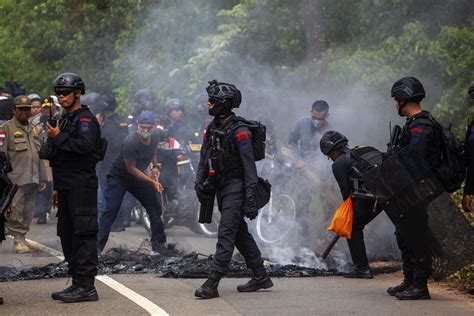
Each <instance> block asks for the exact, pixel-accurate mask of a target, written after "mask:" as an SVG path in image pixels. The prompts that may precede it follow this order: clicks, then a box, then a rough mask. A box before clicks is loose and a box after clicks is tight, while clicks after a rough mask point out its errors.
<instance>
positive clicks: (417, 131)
mask: <svg viewBox="0 0 474 316" xmlns="http://www.w3.org/2000/svg"><path fill="white" fill-rule="evenodd" d="M410 132H412V133H416V134H421V133H423V129H422V128H419V127H413V128H411V129H410Z"/></svg>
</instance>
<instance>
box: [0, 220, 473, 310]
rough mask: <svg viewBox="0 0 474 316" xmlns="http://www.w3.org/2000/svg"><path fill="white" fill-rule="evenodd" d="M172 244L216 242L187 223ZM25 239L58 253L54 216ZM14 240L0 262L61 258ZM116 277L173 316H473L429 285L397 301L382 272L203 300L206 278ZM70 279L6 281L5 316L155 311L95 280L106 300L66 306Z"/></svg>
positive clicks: (114, 240) (468, 303)
mask: <svg viewBox="0 0 474 316" xmlns="http://www.w3.org/2000/svg"><path fill="white" fill-rule="evenodd" d="M167 235H168V237H169V241H170V242H177V243H178V245H179V247H181V248H184V249H186V250H197V251H199V252H201V253H203V254H211V253H213V251H214V246H215V240H214V239H212V238H204V237H200V236H197V235H195V234H193V233H192V232H191V231H189V230H188V229H186V228H183V227H175V228H172V229H170V230H168V231H167ZM27 238H29V239H31V240H35V241H37V242H39V243H41V244H44V245H46V246H48V247H51V248H54V249H57V250H60V244H59V239H58V237H57V236H56V234H55V221H51V222H50V223H48V224H47V225H36V224H33V225H32V229H31V232H30V233H29V234H28V235H27ZM146 238H147V234H146V233H145V231H144V229H142V228H141V227H139V226H134V227H131V228H129V229H127V231H125V232H121V233H112V235H111V239H110V242H109V243H108V245H107V246H108V247H115V246H120V245H122V246H126V247H129V248H132V249H135V248H138V247H139V246H140V244H141V242H142V241H143V240H144V239H146ZM11 248H12V241H11V240H10V239H9V240H7V241H6V242H4V243H3V244H2V246H1V247H0V266H6V265H8V266H17V267H20V266H25V265H26V266H34V265H44V264H47V263H51V262H58V261H59V259H57V258H56V257H54V256H52V255H51V254H48V253H47V252H44V251H40V252H37V253H33V254H23V255H15V254H12V252H11ZM110 277H111V278H112V279H113V280H115V281H117V282H119V283H121V284H122V285H124V286H126V287H127V288H128V289H130V290H132V291H134V292H135V293H136V294H139V295H141V297H142V298H145V299H148V300H149V301H150V303H154V304H156V305H157V306H159V307H160V308H161V309H162V310H164V311H165V312H166V313H168V314H170V315H346V314H351V315H474V300H473V299H472V298H469V297H467V296H466V295H465V294H462V293H459V292H458V291H456V290H451V289H448V288H446V287H444V286H442V285H439V284H434V283H433V284H430V290H431V294H432V300H425V301H399V300H397V299H395V298H393V297H391V296H389V295H387V294H386V293H385V289H386V288H387V287H389V286H392V285H395V284H397V283H398V282H399V281H400V279H401V276H400V273H396V274H390V275H377V276H376V277H375V279H373V280H357V279H345V278H343V277H314V278H276V279H274V280H273V281H274V284H275V286H274V287H273V288H272V289H270V290H268V291H261V292H257V293H238V292H237V291H236V286H237V285H238V284H240V283H241V282H242V281H244V280H242V279H231V278H224V279H223V280H222V281H221V284H220V287H219V293H220V298H217V299H213V300H199V299H196V298H195V297H194V290H195V289H196V288H197V287H199V286H200V285H201V284H202V282H203V281H204V280H202V279H167V278H159V277H157V276H156V275H143V274H142V275H112V276H110ZM68 282H70V281H69V280H68V279H45V280H35V281H19V282H3V283H0V295H1V296H3V297H4V299H5V304H4V305H2V306H0V315H149V314H150V313H148V312H147V311H145V309H143V308H142V307H140V306H139V305H137V304H136V301H137V299H136V298H133V297H132V298H128V297H126V296H124V295H122V294H119V293H118V292H117V291H115V290H114V289H112V288H111V287H109V286H107V285H105V284H103V283H102V282H99V281H97V282H96V286H97V290H98V292H99V296H100V300H99V301H98V302H91V303H79V304H65V303H61V302H57V301H53V300H51V298H50V293H51V292H52V291H56V290H59V289H62V288H64V287H66V286H68V285H69V283H68Z"/></svg>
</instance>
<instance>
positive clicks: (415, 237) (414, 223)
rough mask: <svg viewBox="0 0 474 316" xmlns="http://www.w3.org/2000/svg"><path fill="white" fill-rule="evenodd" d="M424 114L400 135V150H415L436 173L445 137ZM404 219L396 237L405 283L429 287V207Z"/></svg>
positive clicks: (410, 121)
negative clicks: (406, 148)
mask: <svg viewBox="0 0 474 316" xmlns="http://www.w3.org/2000/svg"><path fill="white" fill-rule="evenodd" d="M430 115H431V114H430V113H429V112H427V111H422V112H420V113H418V114H416V115H414V116H412V117H410V118H408V119H407V122H406V124H405V126H404V127H403V130H402V133H401V135H400V140H399V147H405V146H412V147H414V148H415V149H416V150H417V151H418V153H419V154H420V157H421V158H422V159H424V160H425V161H426V162H427V163H428V165H429V166H430V167H431V168H432V169H433V170H434V169H436V167H437V166H438V165H439V164H440V162H441V161H440V151H441V148H440V146H441V144H440V140H441V134H440V132H441V131H440V130H439V128H436V127H435V124H434V123H433V122H432V121H431V120H430ZM403 214H404V217H403V218H402V219H400V220H399V221H397V222H396V223H395V228H396V230H395V235H396V237H397V243H398V247H399V248H400V251H401V254H402V260H403V274H404V277H405V283H407V284H414V285H415V286H418V287H426V284H427V282H428V278H429V277H430V275H431V272H432V268H431V241H432V232H431V231H430V229H429V227H428V212H427V209H426V205H418V206H415V207H413V208H412V209H409V210H404V212H403Z"/></svg>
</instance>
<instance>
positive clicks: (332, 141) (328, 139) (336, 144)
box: [319, 131, 349, 156]
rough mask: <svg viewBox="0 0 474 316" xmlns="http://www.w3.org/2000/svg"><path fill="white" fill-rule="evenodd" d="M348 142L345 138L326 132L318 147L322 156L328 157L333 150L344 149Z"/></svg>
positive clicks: (335, 133) (338, 134)
mask: <svg viewBox="0 0 474 316" xmlns="http://www.w3.org/2000/svg"><path fill="white" fill-rule="evenodd" d="M348 142H349V141H348V140H347V138H346V136H344V135H342V134H341V133H339V132H336V131H327V132H326V133H324V135H323V136H322V137H321V140H320V141H319V147H320V149H321V151H322V152H323V154H324V155H326V156H329V155H330V154H331V152H332V151H333V150H335V149H338V148H341V147H345V146H346V145H347V143H348Z"/></svg>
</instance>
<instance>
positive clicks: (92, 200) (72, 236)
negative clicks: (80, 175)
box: [58, 186, 98, 288]
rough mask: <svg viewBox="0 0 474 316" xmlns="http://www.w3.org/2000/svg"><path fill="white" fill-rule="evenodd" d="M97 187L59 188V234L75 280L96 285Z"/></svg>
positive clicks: (83, 285)
mask: <svg viewBox="0 0 474 316" xmlns="http://www.w3.org/2000/svg"><path fill="white" fill-rule="evenodd" d="M97 230H98V225H97V188H88V187H86V186H83V187H76V188H75V189H71V190H58V236H59V238H60V239H61V246H62V248H63V253H64V257H65V259H66V261H67V263H68V265H69V272H68V273H69V275H71V277H72V278H73V281H74V282H75V283H76V284H78V285H80V286H82V287H86V288H90V287H93V286H94V277H95V276H96V275H97V264H98V260H97V247H96V245H97Z"/></svg>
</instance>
